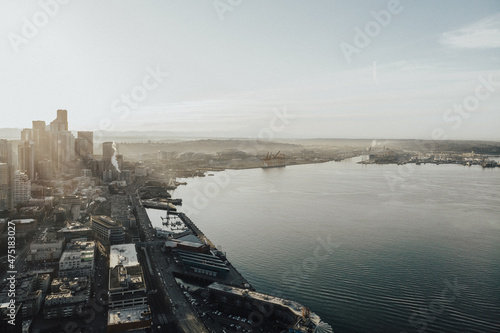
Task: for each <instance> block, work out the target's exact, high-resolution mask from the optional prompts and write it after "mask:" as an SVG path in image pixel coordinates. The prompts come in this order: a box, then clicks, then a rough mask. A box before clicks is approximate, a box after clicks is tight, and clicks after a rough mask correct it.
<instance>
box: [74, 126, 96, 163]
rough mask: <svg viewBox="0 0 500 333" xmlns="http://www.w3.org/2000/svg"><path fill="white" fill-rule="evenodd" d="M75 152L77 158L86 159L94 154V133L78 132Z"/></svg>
mask: <svg viewBox="0 0 500 333" xmlns="http://www.w3.org/2000/svg"><path fill="white" fill-rule="evenodd" d="M75 151H76V154H77V156H79V157H81V158H88V157H90V156H92V155H93V154H94V132H83V131H79V132H78V138H77V139H76V141H75Z"/></svg>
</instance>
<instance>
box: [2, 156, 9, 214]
mask: <svg viewBox="0 0 500 333" xmlns="http://www.w3.org/2000/svg"><path fill="white" fill-rule="evenodd" d="M10 209H12V204H11V179H10V167H9V165H8V164H7V163H0V211H3V210H10Z"/></svg>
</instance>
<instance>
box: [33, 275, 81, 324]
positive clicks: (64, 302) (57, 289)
mask: <svg viewBox="0 0 500 333" xmlns="http://www.w3.org/2000/svg"><path fill="white" fill-rule="evenodd" d="M50 287H51V288H50V290H51V293H50V294H49V295H47V296H46V297H45V305H44V307H43V316H44V318H45V319H55V318H65V317H72V316H75V315H77V314H78V313H82V310H84V308H85V306H86V305H87V303H88V300H89V297H90V283H89V281H88V279H87V277H85V276H80V277H74V278H67V277H64V278H55V279H54V280H53V281H52V284H51V286H50Z"/></svg>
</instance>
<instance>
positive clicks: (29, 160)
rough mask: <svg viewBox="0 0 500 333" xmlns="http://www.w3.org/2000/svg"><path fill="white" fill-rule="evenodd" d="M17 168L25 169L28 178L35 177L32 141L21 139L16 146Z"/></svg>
mask: <svg viewBox="0 0 500 333" xmlns="http://www.w3.org/2000/svg"><path fill="white" fill-rule="evenodd" d="M18 163H19V170H21V171H25V172H26V174H27V175H28V177H29V178H30V179H35V145H34V143H33V141H23V142H22V143H21V144H20V145H19V146H18Z"/></svg>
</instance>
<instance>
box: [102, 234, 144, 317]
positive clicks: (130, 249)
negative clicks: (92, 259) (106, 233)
mask: <svg viewBox="0 0 500 333" xmlns="http://www.w3.org/2000/svg"><path fill="white" fill-rule="evenodd" d="M147 298H148V296H147V290H146V283H145V281H144V274H143V272H142V267H141V265H140V264H139V261H138V260H137V252H136V250H135V245H134V244H122V245H113V246H111V247H110V254H109V308H110V309H116V308H126V307H135V306H140V305H146V304H147Z"/></svg>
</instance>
